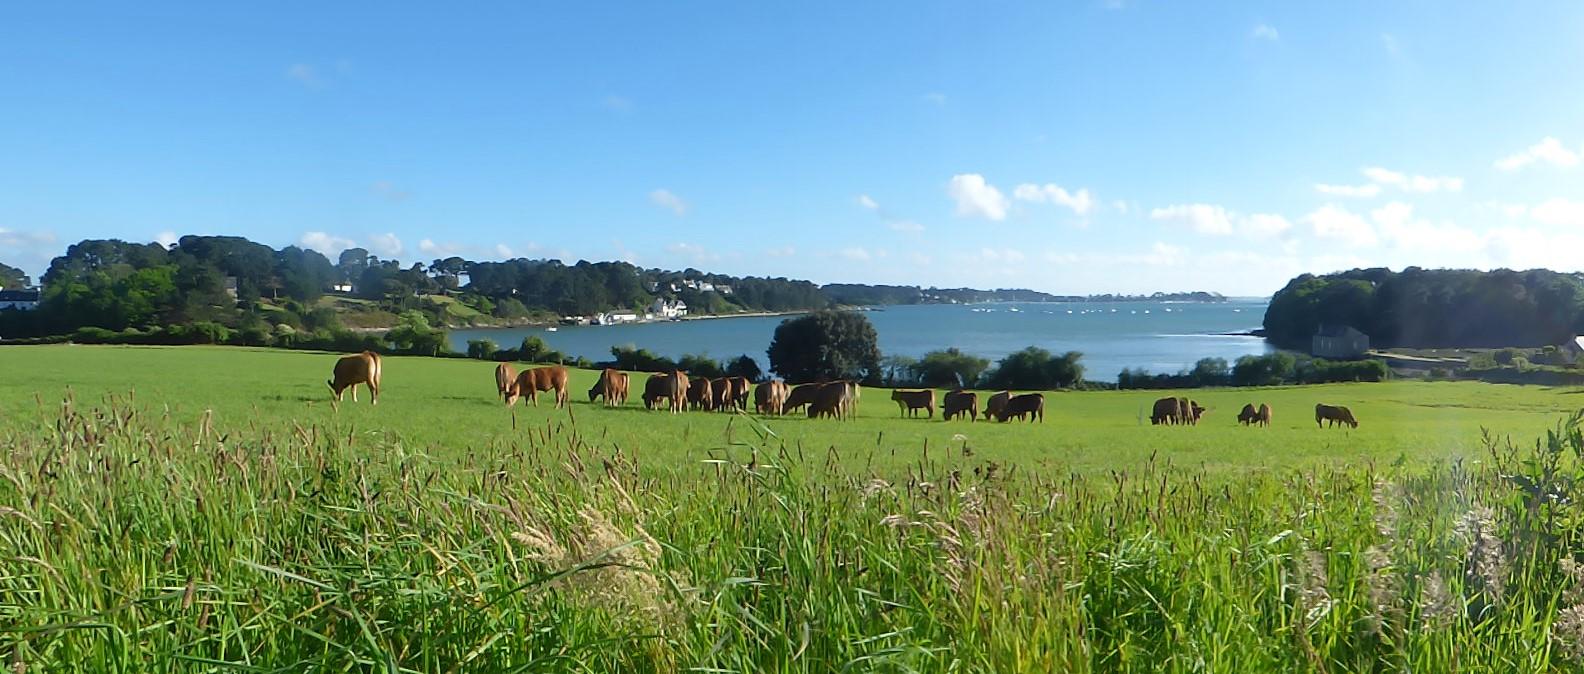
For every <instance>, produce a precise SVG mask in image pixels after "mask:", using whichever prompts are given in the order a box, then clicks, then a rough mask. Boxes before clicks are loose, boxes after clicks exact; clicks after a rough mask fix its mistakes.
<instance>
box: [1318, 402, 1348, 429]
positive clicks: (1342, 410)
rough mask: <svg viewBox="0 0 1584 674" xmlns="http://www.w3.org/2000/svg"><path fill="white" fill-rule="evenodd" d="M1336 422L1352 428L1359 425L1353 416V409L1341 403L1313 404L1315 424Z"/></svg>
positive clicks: (1327, 424) (1326, 424) (1330, 424)
mask: <svg viewBox="0 0 1584 674" xmlns="http://www.w3.org/2000/svg"><path fill="white" fill-rule="evenodd" d="M1322 422H1329V423H1322ZM1337 424H1343V425H1346V426H1352V427H1353V428H1358V425H1359V424H1358V420H1357V419H1354V418H1353V410H1350V409H1348V408H1346V407H1343V406H1341V405H1323V404H1319V403H1316V404H1315V425H1316V426H1335V425H1337Z"/></svg>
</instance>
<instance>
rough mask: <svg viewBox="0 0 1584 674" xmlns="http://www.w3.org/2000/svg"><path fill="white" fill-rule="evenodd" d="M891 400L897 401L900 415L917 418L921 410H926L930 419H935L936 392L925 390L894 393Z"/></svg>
mask: <svg viewBox="0 0 1584 674" xmlns="http://www.w3.org/2000/svg"><path fill="white" fill-rule="evenodd" d="M891 399H892V400H894V401H896V404H897V412H898V413H899V414H902V415H905V416H910V417H916V416H918V411H919V410H921V409H922V410H924V411H925V412H926V416H927V417H928V418H930V419H933V418H935V392H934V391H931V390H928V389H925V390H923V391H892V392H891Z"/></svg>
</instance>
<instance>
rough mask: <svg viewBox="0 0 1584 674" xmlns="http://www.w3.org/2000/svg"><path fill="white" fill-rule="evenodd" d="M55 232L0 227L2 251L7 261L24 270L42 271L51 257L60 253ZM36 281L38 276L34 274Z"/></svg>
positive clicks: (0, 247) (4, 260)
mask: <svg viewBox="0 0 1584 674" xmlns="http://www.w3.org/2000/svg"><path fill="white" fill-rule="evenodd" d="M57 245H58V244H57V243H56V236H55V232H52V231H49V230H34V231H23V230H15V229H6V228H5V227H0V251H4V253H5V256H6V259H0V262H6V263H8V264H11V265H12V266H15V267H17V268H19V269H22V270H23V271H29V270H32V271H35V272H36V271H41V270H43V269H44V268H45V267H47V266H48V265H49V261H50V259H51V258H53V257H55V256H56V255H58V254H60V253H61V252H62V251H60V250H59V249H58V248H57ZM33 276H34V278H33V281H34V282H38V280H39V279H38V277H37V275H36V274H33Z"/></svg>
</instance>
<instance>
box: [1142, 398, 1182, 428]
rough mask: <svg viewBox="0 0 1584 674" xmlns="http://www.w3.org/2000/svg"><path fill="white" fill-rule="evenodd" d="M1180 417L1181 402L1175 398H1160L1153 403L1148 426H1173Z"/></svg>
mask: <svg viewBox="0 0 1584 674" xmlns="http://www.w3.org/2000/svg"><path fill="white" fill-rule="evenodd" d="M1181 416H1182V402H1181V401H1179V400H1178V399H1177V398H1161V399H1160V400H1157V401H1155V408H1154V410H1152V411H1151V412H1150V425H1152V426H1159V425H1161V424H1167V425H1170V424H1175V423H1177V419H1178V418H1180V417H1181Z"/></svg>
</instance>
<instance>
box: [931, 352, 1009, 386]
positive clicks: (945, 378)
mask: <svg viewBox="0 0 1584 674" xmlns="http://www.w3.org/2000/svg"><path fill="white" fill-rule="evenodd" d="M989 367H990V361H989V360H987V359H984V358H980V357H978V356H974V355H970V354H966V353H963V352H962V351H961V350H959V349H957V347H952V348H949V349H946V350H944V351H931V352H929V353H926V354H924V357H923V358H920V359H919V361H918V363H917V364H915V365H914V366H913V371H914V372H915V373H917V377H918V380H919V383H921V384H923V385H925V386H933V387H937V388H954V387H962V388H971V387H973V386H974V385H975V384H978V383H979V378H980V376H982V375H983V374H984V371H985V370H987V369H989Z"/></svg>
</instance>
